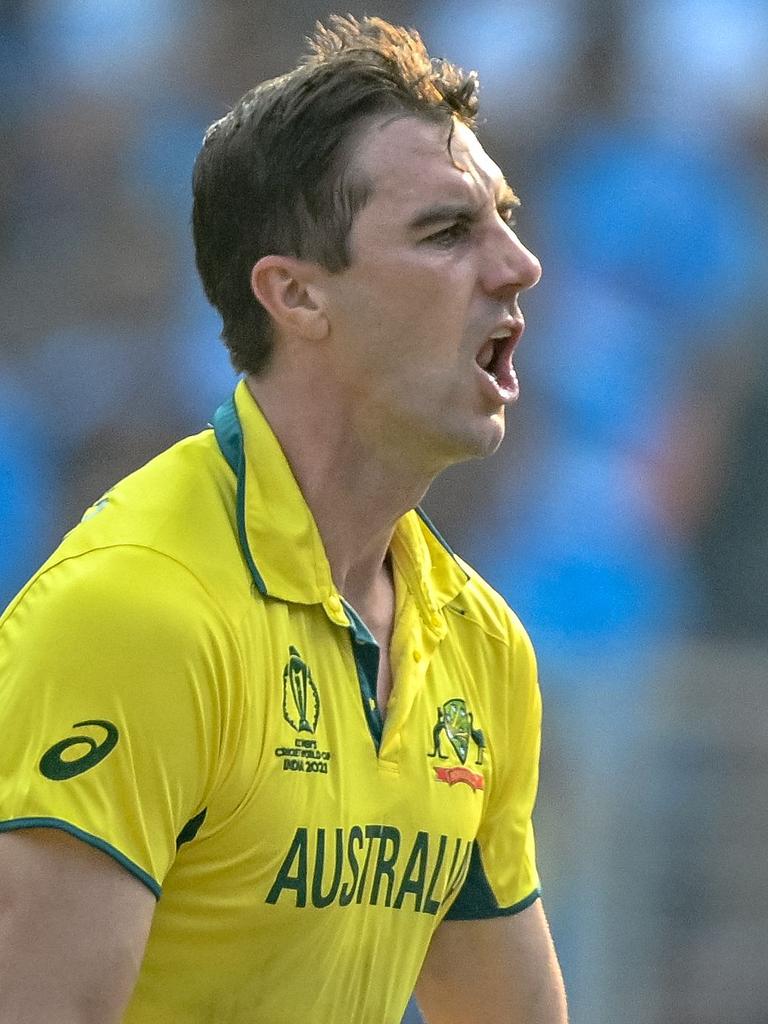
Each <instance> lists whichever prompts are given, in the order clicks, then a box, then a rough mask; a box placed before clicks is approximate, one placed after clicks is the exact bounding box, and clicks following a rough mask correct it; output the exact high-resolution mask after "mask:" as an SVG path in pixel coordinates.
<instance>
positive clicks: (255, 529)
mask: <svg viewBox="0 0 768 1024" xmlns="http://www.w3.org/2000/svg"><path fill="white" fill-rule="evenodd" d="M213 429H214V432H215V435H216V440H217V442H218V445H219V448H220V449H221V452H222V455H223V456H224V458H225V459H226V461H227V462H228V463H229V465H230V467H231V468H232V471H233V472H234V473H235V476H236V477H237V491H236V502H235V513H236V522H237V533H238V539H239V542H240V547H241V549H242V552H243V556H244V558H245V561H246V563H247V565H248V569H249V570H250V573H251V576H252V578H253V582H254V583H255V585H256V587H257V588H258V590H259V591H260V592H261V593H262V594H264V595H265V596H269V597H276V598H279V599H280V600H283V601H292V602H296V603H299V604H315V603H318V602H325V601H326V600H328V598H329V597H330V596H332V595H335V594H336V593H337V591H336V587H335V586H334V583H333V579H332V577H331V569H330V565H329V564H328V558H327V556H326V553H325V548H324V547H323V542H322V539H321V537H320V533H319V531H318V529H317V525H316V524H315V520H314V518H313V517H312V513H311V512H310V510H309V507H308V505H307V503H306V501H305V500H304V495H303V494H302V493H301V489H300V488H299V485H298V483H297V482H296V479H295V477H294V475H293V472H292V471H291V467H290V465H289V463H288V460H287V459H286V457H285V454H284V453H283V450H282V448H281V447H280V443H279V441H278V440H277V438H276V437H275V435H274V433H273V432H272V429H271V427H270V425H269V423H268V422H267V420H266V418H265V416H264V414H263V413H262V411H261V409H260V408H259V406H258V405H257V403H256V401H255V400H254V398H253V396H252V395H251V393H250V391H249V390H248V388H247V385H246V383H245V381H244V380H241V381H240V382H239V384H238V385H237V387H236V388H235V392H234V394H233V395H232V397H231V398H230V399H229V400H228V401H226V402H225V403H224V404H223V405H221V406H220V407H219V409H218V410H217V411H216V414H215V416H214V417H213ZM392 555H393V558H395V560H396V561H397V563H398V567H399V568H400V569H401V571H402V573H403V575H404V577H405V579H406V582H407V584H408V588H409V590H410V591H411V592H412V593H413V594H414V596H415V597H416V598H417V601H418V603H419V605H420V610H422V611H423V613H424V614H426V615H429V614H434V613H435V612H436V611H438V610H439V609H441V608H442V607H443V606H444V605H446V604H447V603H448V602H449V601H452V600H453V599H454V598H455V597H456V596H457V595H458V594H459V592H460V591H461V590H462V589H463V588H464V586H465V585H466V583H467V580H468V575H467V573H466V571H465V570H464V568H463V567H462V566H461V565H460V563H459V562H458V560H457V559H456V556H455V555H454V553H453V551H451V549H450V548H449V547H448V545H447V544H446V542H445V541H444V540H443V538H442V537H441V536H440V534H439V533H438V532H437V530H436V529H435V528H434V526H433V525H432V523H431V522H430V521H429V519H428V518H427V516H426V515H425V514H424V513H423V512H422V511H421V509H414V510H413V511H411V512H407V513H406V514H405V515H404V516H403V517H402V518H401V519H400V520H398V522H397V525H396V526H395V533H394V536H393V539H392Z"/></svg>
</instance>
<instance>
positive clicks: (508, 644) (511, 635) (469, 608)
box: [449, 556, 535, 660]
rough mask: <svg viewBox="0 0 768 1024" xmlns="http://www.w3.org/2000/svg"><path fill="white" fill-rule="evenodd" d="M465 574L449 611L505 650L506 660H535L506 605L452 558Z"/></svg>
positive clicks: (484, 583)
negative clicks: (463, 586)
mask: <svg viewBox="0 0 768 1024" xmlns="http://www.w3.org/2000/svg"><path fill="white" fill-rule="evenodd" d="M456 558H457V560H458V562H459V564H460V565H461V567H462V568H463V569H464V571H465V572H466V574H467V577H468V580H467V585H466V587H465V588H464V589H463V590H462V592H461V594H459V596H458V597H457V598H455V600H454V601H452V602H451V604H450V605H449V609H450V610H451V611H453V612H456V613H458V614H459V615H461V618H462V619H463V620H464V621H466V622H467V623H469V624H471V625H472V626H473V627H474V628H475V629H477V630H478V631H480V632H482V633H483V634H484V635H485V637H486V638H487V640H488V641H490V642H491V643H492V644H494V645H500V646H501V647H503V648H506V651H507V656H509V657H513V658H518V659H523V660H525V659H529V660H533V659H534V658H535V655H534V651H533V645H532V644H531V640H530V637H529V636H528V633H527V631H526V629H525V627H524V626H523V624H522V622H521V621H520V619H519V618H518V616H517V614H516V613H515V612H514V611H513V610H512V608H511V607H510V606H509V604H508V603H507V601H506V600H505V599H504V598H503V597H502V596H501V594H499V593H498V591H496V590H494V588H493V587H492V586H491V585H490V583H488V582H487V580H485V579H483V577H482V576H480V574H479V573H478V572H476V571H475V570H474V569H473V568H472V566H470V565H468V564H467V563H466V562H465V561H464V560H463V559H462V558H459V556H456Z"/></svg>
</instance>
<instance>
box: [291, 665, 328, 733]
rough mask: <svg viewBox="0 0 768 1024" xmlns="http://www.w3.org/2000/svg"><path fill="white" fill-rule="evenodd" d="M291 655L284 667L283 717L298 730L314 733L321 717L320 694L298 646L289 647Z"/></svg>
mask: <svg viewBox="0 0 768 1024" xmlns="http://www.w3.org/2000/svg"><path fill="white" fill-rule="evenodd" d="M288 652H289V654H290V657H289V658H288V662H287V664H286V666H285V668H284V669H283V717H284V718H285V720H286V722H288V724H289V725H290V726H292V727H293V728H294V729H295V730H296V732H308V733H314V731H315V729H316V728H317V720H318V718H319V717H320V696H319V694H318V692H317V687H316V686H315V682H314V680H313V679H312V673H311V672H310V669H309V665H307V663H306V662H305V661H303V660H302V657H301V655H300V654H299V652H298V651H297V650H296V648H295V647H294V646H293V645H291V646H290V647H289V648H288Z"/></svg>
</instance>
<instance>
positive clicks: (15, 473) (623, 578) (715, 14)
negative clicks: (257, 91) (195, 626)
mask: <svg viewBox="0 0 768 1024" xmlns="http://www.w3.org/2000/svg"><path fill="white" fill-rule="evenodd" d="M347 7H348V5H347V4H345V5H344V10H346V9H347ZM327 13H328V7H327V6H326V4H322V5H321V4H319V3H315V2H309V0H307V2H299V3H295V4H291V5H288V6H283V5H271V4H268V3H266V2H254V0H207V2H206V0H4V2H3V4H2V5H0V89H2V95H3V97H4V103H3V106H2V111H1V112H0V118H2V121H3V128H4V132H3V134H4V137H5V138H6V140H7V141H6V145H5V146H4V147H3V148H2V150H0V183H2V190H1V191H2V200H1V201H0V269H1V272H0V310H2V317H3V325H2V331H0V339H1V341H0V604H5V602H6V601H7V600H9V599H10V597H11V596H12V595H13V594H14V593H15V591H16V590H17V589H18V588H19V586H20V585H21V584H22V583H23V582H24V580H25V579H26V578H27V577H28V576H29V575H30V574H31V572H32V571H33V570H34V569H35V567H36V566H37V564H39V562H40V561H41V560H42V559H43V558H45V557H46V555H47V554H48V552H49V551H50V550H51V549H52V548H53V546H55V544H56V542H57V540H58V538H59V537H60V536H61V534H63V533H64V532H65V531H66V530H67V529H69V528H70V527H71V525H73V524H74V523H75V522H76V521H77V519H78V518H79V516H80V514H81V512H82V510H83V509H84V508H85V507H86V506H87V505H89V504H90V503H91V502H92V501H93V500H95V499H96V498H97V497H98V496H99V494H100V493H101V492H103V491H104V490H106V489H107V488H108V487H109V486H110V484H111V483H112V482H113V481H114V480H115V479H117V478H118V477H120V476H122V475H124V474H125V473H126V472H128V471H130V470H132V469H133V468H135V467H137V466H138V465H140V464H141V463H142V462H143V461H145V460H146V459H147V458H149V457H150V456H151V455H152V454H154V453H155V452H156V451H158V450H160V449H161V448H163V447H166V446H167V445H168V444H170V443H171V442H172V441H173V440H175V439H176V438H178V437H179V436H182V435H183V434H185V433H189V432H191V431H194V430H197V429H202V428H203V427H204V426H205V424H206V421H207V419H208V417H209V416H210V415H211V413H212V412H213V410H214V409H215V407H216V406H217V405H218V403H219V402H220V401H221V400H222V399H223V398H224V397H225V396H226V395H227V394H228V392H229V390H230V389H231V387H232V385H233V382H234V374H233V371H232V370H231V368H230V366H229V363H228V360H227V357H226V353H225V351H224V349H223V347H222V346H221V344H220V343H219V342H218V341H217V335H218V330H219V324H218V321H217V318H216V316H215V315H214V313H213V311H212V310H211V309H210V308H209V307H208V306H207V304H206V302H205V300H204V297H203V295H202V291H201V289H200V287H199V285H198V283H197V279H196V274H195V270H194V260H193V253H192V245H191V240H190V232H189V214H190V184H189V182H190V172H191V167H192V163H193V161H194V157H195V155H196V152H197V149H198V147H199V145H200V142H201V139H202V134H203V131H204V130H205V127H206V126H207V124H209V123H210V122H211V121H212V120H214V119H215V118H217V117H219V116H221V115H222V114H223V113H224V112H225V111H226V109H227V108H228V106H229V105H230V104H231V103H232V102H234V100H235V99H236V98H237V97H238V96H239V95H240V94H241V93H242V92H244V91H245V90H246V89H247V88H249V87H250V86H251V85H253V84H254V83H255V82H256V81H259V80H261V79H263V78H265V77H269V76H271V75H275V74H278V73H280V72H281V71H283V70H285V68H286V67H288V66H290V65H291V64H292V63H293V62H294V61H295V60H296V58H297V57H298V55H299V52H300V49H301V39H302V36H303V35H304V34H306V33H307V32H308V31H309V30H310V28H311V26H312V23H313V21H314V20H315V19H316V18H318V17H320V18H323V17H325V16H326V15H327ZM353 13H358V14H361V13H363V11H362V10H355V9H353ZM368 13H380V14H381V15H382V16H384V17H388V18H390V20H393V21H400V22H403V23H406V24H409V25H414V26H416V27H418V28H419V30H420V31H421V33H422V35H423V36H424V38H425V40H426V42H427V45H428V47H429V48H430V50H431V52H432V53H435V54H445V55H446V56H448V57H450V58H451V59H453V60H456V61H457V62H458V63H461V64H462V65H463V66H464V67H472V68H477V69H478V70H479V72H480V80H481V86H482V92H481V100H482V107H481V109H482V112H483V117H484V123H483V124H481V127H480V135H481V138H482V141H483V142H484V144H485V145H486V148H487V149H488V150H489V151H490V152H491V154H492V155H493V156H494V157H495V158H496V159H497V161H498V162H499V163H500V164H501V165H502V166H503V167H504V168H505V170H507V172H508V177H509V178H510V180H511V182H512V184H513V186H514V187H515V188H516V189H517V190H518V191H519V194H520V195H521V197H522V199H523V207H522V210H521V216H520V218H519V232H520V234H521V236H522V237H523V239H524V241H525V242H526V243H527V244H528V245H530V246H531V247H532V248H533V249H534V251H536V252H537V254H538V255H539V256H540V258H541V261H542V263H543V266H544V277H543V280H542V282H541V284H540V285H539V287H538V288H537V289H536V291H535V292H534V293H532V294H531V295H530V296H528V297H526V300H525V305H524V312H525V313H526V316H527V319H528V324H529V326H528V331H527V334H526V337H525V340H524V342H523V345H522V346H521V349H520V353H519V365H518V371H519V374H520V378H521V387H522V396H521V399H520V403H519V405H518V407H517V408H516V409H514V410H513V411H512V415H511V416H510V417H509V431H508V432H509V439H508V441H507V443H506V445H505V447H504V448H503V450H502V451H501V452H500V453H499V454H497V455H496V456H494V457H493V458H492V459H490V460H488V461H487V462H485V463H482V464H481V463H477V464H474V463H473V464H470V465H467V466H463V467H458V468H457V469H456V470H454V471H452V472H450V473H448V474H446V475H445V477H444V478H442V479H441V480H439V481H438V482H437V484H436V485H435V488H434V489H433V492H432V496H431V498H430V499H428V509H429V511H430V513H431V514H432V515H433V516H434V518H435V519H436V520H437V522H438V525H440V527H441V529H442V530H443V532H445V533H446V534H447V536H448V538H449V540H451V542H452V543H453V544H454V546H456V547H457V548H458V549H459V550H460V551H461V552H462V553H463V554H465V555H466V557H467V558H468V560H469V561H470V562H472V563H473V564H475V565H476V566H477V567H478V568H479V569H480V570H481V571H482V572H483V573H484V574H485V575H486V576H487V578H488V579H490V580H491V582H492V583H493V584H494V585H495V586H496V587H497V588H498V589H499V590H501V591H502V592H503V593H504V594H505V596H506V597H507V598H508V600H509V601H510V603H511V604H512V605H513V607H514V608H515V609H516V610H517V611H518V613H519V614H520V616H521V618H522V619H523V621H524V622H525V624H526V626H527V627H528V629H529V631H530V633H531V634H532V637H533V639H534V643H535V645H536V648H537V651H538V654H539V659H540V663H541V669H542V681H543V685H544V687H545V691H547V690H548V691H549V693H550V694H553V695H555V697H556V698H557V699H562V700H563V702H564V703H565V704H566V705H567V704H568V702H569V701H571V702H576V703H579V702H580V701H584V700H590V699H592V698H593V697H594V696H595V695H599V696H600V697H601V699H603V700H605V699H606V694H612V695H614V696H615V697H616V701H617V703H618V704H619V705H620V706H621V707H624V708H626V707H627V706H630V707H631V706H632V704H633V702H634V701H635V700H636V699H637V695H638V692H640V691H641V690H642V686H643V681H644V679H646V678H647V669H648V664H649V661H650V659H651V658H652V657H653V653H654V650H655V648H656V646H657V645H658V644H660V643H661V642H663V641H664V640H665V639H668V638H674V637H677V636H680V635H683V634H686V633H688V634H690V633H703V634H708V635H722V636H755V637H763V638H764V637H766V636H768V597H766V588H765V584H764V581H765V579H766V571H768V528H767V527H768V481H767V480H766V476H767V474H766V465H768V459H766V457H765V450H764V444H765V437H766V426H768V402H767V400H766V396H767V395H768V360H767V359H766V356H765V354H764V353H765V349H766V345H765V341H766V339H765V328H764V322H765V318H764V312H765V309H764V307H765V305H766V299H765V296H766V293H767V289H766V278H767V277H768V260H767V253H768V247H766V244H765V242H766V235H767V228H766V209H768V204H767V203H766V201H765V200H766V196H767V195H768V171H767V170H766V167H767V164H766V156H768V61H766V59H765V54H766V53H768V6H767V5H766V4H765V3H764V0H644V2H641V3H629V2H628V0H548V2H541V0H515V2H509V0H474V2H473V3H471V4H468V3H466V2H459V0H441V2H440V3H410V4H407V3H402V2H395V0H382V2H381V3H379V4H378V5H376V10H375V12H374V11H373V10H371V9H369V10H368ZM485 122H487V123H485ZM609 699H610V698H609ZM621 728H622V727H621V726H620V725H618V726H617V719H616V717H615V716H614V718H612V720H611V725H610V732H611V735H612V736H613V737H614V739H615V737H616V736H619V737H621V736H623V735H624V734H623V733H622V731H621ZM584 735H585V736H589V735H591V736H592V737H593V738H594V733H590V731H589V729H585V732H584ZM598 746H599V745H598ZM563 930H564V931H565V930H566V929H565V926H564V928H563ZM565 945H566V947H567V945H568V942H567V938H566V940H565ZM566 958H567V950H566Z"/></svg>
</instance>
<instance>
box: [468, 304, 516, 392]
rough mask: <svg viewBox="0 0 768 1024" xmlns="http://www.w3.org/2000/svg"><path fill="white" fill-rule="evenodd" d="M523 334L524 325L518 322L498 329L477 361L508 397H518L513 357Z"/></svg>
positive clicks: (487, 340)
mask: <svg viewBox="0 0 768 1024" xmlns="http://www.w3.org/2000/svg"><path fill="white" fill-rule="evenodd" d="M522 333H523V324H522V322H520V321H518V320H516V321H514V322H511V323H509V324H508V325H504V326H503V327H499V328H497V330H495V331H494V332H493V333H492V334H490V335H489V336H488V338H487V339H486V341H485V343H484V344H483V347H482V348H481V349H480V351H479V352H478V354H477V356H476V359H475V361H476V363H477V365H478V366H479V367H480V369H481V370H483V372H484V373H486V374H487V375H488V377H490V379H491V380H492V381H493V383H494V384H495V386H496V388H497V389H498V390H499V391H500V392H502V393H503V394H504V395H505V396H507V397H517V376H516V374H515V368H514V366H513V365H512V356H513V355H514V351H515V347H516V345H517V343H518V341H519V340H520V336H521V334H522Z"/></svg>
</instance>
